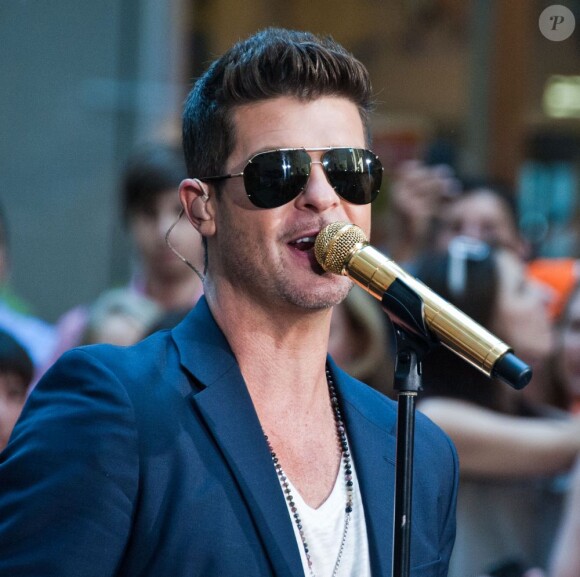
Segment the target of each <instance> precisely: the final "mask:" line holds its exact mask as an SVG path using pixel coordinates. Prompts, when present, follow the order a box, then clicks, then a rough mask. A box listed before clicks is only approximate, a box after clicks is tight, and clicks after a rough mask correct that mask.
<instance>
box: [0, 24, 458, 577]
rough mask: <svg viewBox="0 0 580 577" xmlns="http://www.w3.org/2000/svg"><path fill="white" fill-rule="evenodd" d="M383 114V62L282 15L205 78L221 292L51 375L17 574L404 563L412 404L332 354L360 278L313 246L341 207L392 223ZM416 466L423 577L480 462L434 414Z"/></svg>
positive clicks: (190, 573)
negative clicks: (379, 152)
mask: <svg viewBox="0 0 580 577" xmlns="http://www.w3.org/2000/svg"><path fill="white" fill-rule="evenodd" d="M370 108H371V86H370V82H369V78H368V72H367V70H366V69H365V67H364V66H363V65H362V64H361V63H360V62H359V61H358V60H356V59H355V58H354V57H353V56H352V55H351V54H349V53H348V52H347V51H345V50H344V48H342V47H341V46H340V45H338V44H336V43H335V42H334V41H332V40H330V39H326V38H325V39H322V38H318V37H316V36H314V35H312V34H309V33H305V32H294V31H288V30H281V29H268V30H265V31H262V32H260V33H258V34H256V35H254V36H253V37H251V38H249V39H248V40H245V41H242V42H240V43H238V44H236V45H235V46H233V47H232V48H231V49H230V50H229V51H228V52H227V53H226V54H224V55H223V56H222V57H221V58H219V59H218V60H217V61H215V62H214V63H213V64H212V65H211V66H210V67H209V69H208V70H207V72H206V73H205V74H204V75H203V76H202V77H201V78H200V79H199V80H198V81H197V83H196V84H195V86H194V88H193V90H192V92H191V93H190V95H189V98H188V100H187V104H186V107H185V113H184V121H183V135H184V150H185V157H186V163H187V168H188V174H189V178H188V179H186V180H184V181H183V182H182V183H181V186H180V198H181V203H182V206H183V208H184V211H185V213H186V215H187V218H188V219H189V221H190V222H191V224H192V225H193V226H194V227H195V228H196V229H197V230H198V231H199V232H200V233H201V235H202V236H203V238H204V244H205V249H206V263H207V266H206V271H205V280H204V292H205V297H202V298H201V299H200V301H199V302H198V304H197V305H196V306H195V308H194V309H193V310H192V311H191V313H190V314H189V315H188V316H187V317H186V318H185V320H184V321H182V322H181V324H179V325H178V326H177V327H176V328H175V329H173V330H171V331H163V332H159V333H156V334H154V335H153V336H151V337H150V338H148V339H146V340H144V341H142V342H141V343H139V344H137V345H136V346H133V347H129V348H116V347H112V346H107V345H97V346H92V347H85V348H80V349H75V350H73V351H72V352H69V353H67V354H65V355H64V356H63V357H61V359H60V360H59V361H58V362H57V363H56V365H55V366H54V367H53V368H52V370H51V371H49V373H48V374H47V375H46V376H45V378H44V379H43V380H42V381H41V382H40V383H39V385H38V386H37V388H36V390H35V391H34V393H33V394H32V396H31V398H30V399H29V402H28V403H27V406H26V408H25V410H24V414H23V416H22V417H21V419H20V421H19V423H18V424H17V426H16V429H15V432H14V434H13V436H12V439H11V441H10V443H9V446H8V448H7V449H6V451H5V452H4V453H3V454H2V456H1V463H0V575H1V576H2V577H8V576H10V577H16V576H19V577H22V576H27V577H32V576H35V577H38V576H39V575H42V576H43V577H53V576H54V577H89V576H91V577H112V576H118V577H120V576H123V577H230V576H232V577H233V576H239V577H262V576H264V577H266V576H269V577H274V576H276V577H291V576H294V577H299V576H302V575H307V576H312V575H316V576H317V577H330V576H350V577H370V576H371V575H372V576H373V577H379V576H383V577H387V576H390V575H391V565H392V541H393V497H394V477H395V423H396V405H395V404H394V403H393V402H392V401H390V400H388V399H387V398H386V397H384V396H382V395H381V394H380V393H378V392H376V391H375V390H372V389H370V388H369V387H367V386H366V385H364V384H362V383H360V382H358V381H356V380H354V379H353V378H351V377H349V376H348V375H347V374H345V373H344V372H343V371H341V370H340V369H339V368H338V367H337V366H336V365H335V364H334V363H333V361H332V359H331V358H330V357H329V356H328V354H327V346H328V338H329V329H330V317H331V313H332V307H333V306H334V305H336V304H338V303H340V302H341V301H342V300H343V299H344V298H345V297H346V295H347V293H348V292H349V290H350V289H351V284H352V283H351V281H350V280H349V279H347V278H346V277H342V276H338V275H333V274H331V273H325V272H323V270H322V269H321V268H320V266H319V265H318V264H317V262H316V260H315V257H314V255H313V243H314V240H315V238H316V236H317V234H318V233H319V231H320V230H321V229H322V228H324V227H325V226H326V225H328V224H330V223H333V222H335V221H347V222H350V223H354V224H356V225H358V226H359V227H361V228H362V229H363V230H364V231H365V232H366V233H367V234H369V233H370V216H371V209H370V203H371V202H372V201H373V200H374V199H375V197H376V196H377V194H378V192H379V189H380V185H381V176H382V167H381V164H380V161H379V159H378V158H377V157H376V156H375V155H374V154H373V153H372V152H371V151H370V149H369V147H370V136H369V132H370V130H369V113H370ZM357 290H358V289H357ZM386 377H387V376H386ZM415 461H416V467H415V475H414V478H415V483H414V493H413V523H412V537H411V575H413V576H419V575H420V576H421V577H434V576H437V577H443V576H444V575H446V573H447V565H448V561H449V556H450V553H451V549H452V546H453V540H454V535H455V497H456V490H457V474H458V473H457V471H458V466H457V459H456V453H455V450H454V448H453V446H452V444H451V442H450V441H449V439H448V438H447V437H446V436H445V435H444V434H443V433H442V432H441V431H440V430H439V429H438V428H437V427H436V426H435V425H433V424H432V423H431V422H430V421H428V420H427V419H426V418H425V417H422V416H421V415H417V423H416V433H415Z"/></svg>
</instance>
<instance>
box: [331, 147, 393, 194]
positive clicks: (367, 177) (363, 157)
mask: <svg viewBox="0 0 580 577" xmlns="http://www.w3.org/2000/svg"><path fill="white" fill-rule="evenodd" d="M322 162H323V165H324V170H325V172H326V174H327V176H328V180H329V182H330V184H331V185H332V187H333V188H334V190H336V192H337V194H339V195H340V196H341V197H342V198H344V199H345V200H346V201H348V202H351V203H353V204H369V203H370V202H372V201H373V200H374V199H375V198H376V197H377V194H378V193H379V190H380V189H381V182H382V180H383V165H382V164H381V161H380V160H379V157H378V156H376V155H375V154H373V153H372V152H371V151H370V150H365V149H362V148H332V149H331V150H329V151H328V152H326V153H324V155H323V157H322Z"/></svg>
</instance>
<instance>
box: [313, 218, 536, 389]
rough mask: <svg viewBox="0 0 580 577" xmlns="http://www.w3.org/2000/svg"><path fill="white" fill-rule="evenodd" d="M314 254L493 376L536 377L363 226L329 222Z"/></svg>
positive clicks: (404, 322)
mask: <svg viewBox="0 0 580 577" xmlns="http://www.w3.org/2000/svg"><path fill="white" fill-rule="evenodd" d="M314 254H315V256H316V260H317V261H318V263H319V264H320V266H321V267H322V268H323V269H324V270H325V271H327V272H332V273H334V274H339V275H344V276H348V277H349V278H350V279H352V280H353V281H354V282H355V283H356V284H357V285H358V286H360V287H361V288H363V289H364V290H365V291H367V292H368V293H370V294H371V295H373V296H374V297H375V298H376V299H378V300H380V301H381V302H382V305H383V309H384V310H385V312H386V313H387V314H388V315H389V316H390V317H391V320H392V321H393V323H394V324H398V325H400V326H403V327H404V328H406V329H407V330H410V331H411V332H412V333H414V334H415V335H418V336H419V337H421V338H424V339H426V340H427V341H430V342H432V341H433V340H436V341H438V342H440V343H441V344H442V345H444V346H445V347H447V348H448V349H449V350H451V351H453V352H454V353H455V354H457V355H458V356H459V357H461V358H462V359H464V360H465V361H467V362H468V363H470V364H471V365H473V366H474V367H476V368H477V369H479V370H480V371H481V372H483V373H485V374H486V375H487V376H488V377H498V378H500V379H502V380H503V381H505V382H506V383H508V384H509V385H511V386H512V387H514V388H515V389H521V388H523V387H525V386H526V385H527V384H528V383H529V381H530V379H531V378H532V369H531V367H530V366H529V365H527V364H526V363H524V362H523V361H522V360H521V359H519V358H518V357H516V356H515V355H514V354H513V352H512V349H511V347H510V346H509V345H507V344H506V343H504V342H503V341H501V340H500V339H498V338H497V337H496V336H494V335H493V334H491V333H490V332H489V331H488V330H487V329H485V328H484V327H482V326H481V325H480V324H478V323H476V322H475V321H474V320H473V319H472V318H470V317H469V316H467V315H466V314H465V313H463V312H461V311H460V310H459V309H458V308H456V307H454V306H453V305H452V304H450V303H449V302H447V301H446V300H445V299H443V298H441V297H440V296H439V295H437V294H436V293H434V292H433V291H432V290H431V289H430V288H429V287H427V286H426V285H424V284H423V283H422V282H420V281H419V280H417V279H416V278H415V277H413V276H411V275H410V274H408V273H406V272H405V271H404V270H403V269H402V268H401V267H400V266H399V265H397V264H396V263H395V262H394V261H392V260H391V259H389V258H387V257H386V256H384V255H383V254H381V253H380V252H379V251H377V250H376V249H375V248H373V247H372V246H370V245H369V243H368V240H367V238H366V235H365V233H364V232H363V231H362V230H361V229H360V228H359V227H358V226H356V225H354V224H349V223H346V222H335V223H332V224H329V225H328V226H326V227H325V228H324V229H322V230H321V231H320V233H319V234H318V236H317V237H316V242H315V244H314ZM417 299H419V300H417ZM416 303H419V306H418V307H417V306H415V305H416Z"/></svg>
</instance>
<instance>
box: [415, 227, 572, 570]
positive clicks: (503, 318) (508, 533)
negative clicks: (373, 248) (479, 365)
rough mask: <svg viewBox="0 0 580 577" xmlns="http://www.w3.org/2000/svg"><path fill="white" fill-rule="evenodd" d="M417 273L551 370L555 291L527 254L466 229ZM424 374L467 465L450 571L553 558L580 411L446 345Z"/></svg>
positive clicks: (430, 401) (426, 408)
mask: <svg viewBox="0 0 580 577" xmlns="http://www.w3.org/2000/svg"><path fill="white" fill-rule="evenodd" d="M417 276H418V277H419V278H420V279H421V280H422V281H423V282H425V284H427V285H428V286H430V287H431V288H432V289H433V290H434V291H436V292H437V293H439V294H440V295H441V296H443V298H445V299H447V300H448V301H450V302H451V303H452V304H454V305H455V306H457V307H458V308H460V309H461V310H463V311H464V312H465V313H467V314H468V315H469V316H471V317H472V318H474V319H475V320H476V321H477V322H479V323H480V324H481V325H483V326H484V327H486V328H487V329H489V330H490V331H492V332H493V333H494V334H496V335H497V336H498V337H499V338H501V339H502V340H504V341H505V342H507V343H508V344H509V345H510V346H512V347H513V348H514V349H515V352H516V354H517V355H518V356H519V357H521V358H523V359H524V360H525V361H527V362H528V363H530V364H531V365H532V367H534V368H539V369H540V370H539V371H538V373H539V374H545V371H544V370H543V368H544V366H545V365H546V364H547V362H548V358H549V356H550V354H551V351H552V349H553V344H554V341H553V332H552V327H551V322H550V318H549V315H548V305H549V298H548V297H549V295H550V294H551V292H550V291H546V290H545V288H544V287H543V286H541V285H539V284H538V283H535V282H534V281H531V280H530V279H529V277H528V276H527V275H526V274H525V266H524V263H523V262H522V261H521V259H520V257H519V256H518V255H516V254H515V253H514V252H512V251H509V250H507V249H496V250H492V249H491V248H490V247H489V246H488V245H487V244H485V243H482V242H481V241H477V240H474V239H469V238H466V237H457V238H455V239H453V240H451V242H450V243H449V246H448V249H447V250H446V251H445V252H442V253H439V254H430V255H427V256H425V257H424V258H423V259H421V260H420V262H419V263H418V270H417ZM532 381H534V379H532ZM423 383H424V389H425V390H424V393H423V394H422V398H421V401H420V403H419V408H420V410H422V411H423V412H425V413H426V414H427V415H428V416H430V417H431V418H432V419H433V420H434V421H435V422H436V423H437V424H439V426H441V427H442V428H443V429H444V430H445V431H446V432H447V433H448V434H449V435H450V436H451V438H452V439H453V441H454V442H455V444H456V446H457V450H458V453H459V460H460V464H461V477H462V481H461V486H460V492H459V500H458V517H457V519H458V527H457V541H456V546H455V550H454V554H453V558H452V561H451V569H450V573H449V576H450V577H467V576H472V575H473V576H475V575H481V574H485V573H487V572H491V571H492V569H493V570H496V571H497V570H498V568H499V567H501V566H502V565H503V566H507V565H508V564H512V565H514V563H516V562H518V563H520V564H522V565H523V566H526V567H531V566H539V567H545V566H546V564H547V559H548V555H549V551H550V548H551V546H552V543H553V539H554V534H555V531H556V527H557V525H558V521H559V514H560V501H561V496H562V493H561V490H559V489H558V486H557V478H558V475H559V474H561V473H563V472H565V471H567V470H568V469H569V468H570V467H571V466H572V464H573V462H574V459H575V458H576V455H577V454H578V453H579V452H580V419H575V418H570V417H569V415H568V413H566V412H564V411H561V412H560V411H557V410H556V409H554V407H552V406H550V407H548V406H544V405H540V404H538V403H536V402H533V401H530V400H529V399H528V397H526V395H525V394H524V392H523V391H521V392H518V391H513V390H512V389H510V388H509V387H508V386H507V385H504V384H503V383H501V382H499V381H496V380H493V379H489V378H488V377H487V376H485V375H483V374H482V373H480V372H479V371H477V370H476V369H474V368H473V367H471V366H469V365H468V364H467V363H465V362H464V361H462V360H460V359H459V358H457V357H455V356H454V355H453V354H452V353H450V352H449V351H447V350H446V349H444V348H442V347H438V348H436V349H435V350H434V351H432V352H431V353H429V355H427V357H426V358H425V360H424V377H423ZM534 386H535V387H549V386H550V383H548V382H546V381H543V382H541V383H537V382H536V383H535V384H534ZM524 391H525V389H524ZM535 397H536V395H534V398H535ZM496 574H500V573H496Z"/></svg>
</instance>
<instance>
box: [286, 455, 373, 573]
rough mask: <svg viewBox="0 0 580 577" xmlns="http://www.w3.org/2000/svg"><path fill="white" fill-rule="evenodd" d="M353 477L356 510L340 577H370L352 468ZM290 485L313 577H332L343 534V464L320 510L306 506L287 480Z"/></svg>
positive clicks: (360, 508) (340, 569)
mask: <svg viewBox="0 0 580 577" xmlns="http://www.w3.org/2000/svg"><path fill="white" fill-rule="evenodd" d="M351 463H352V461H351ZM352 476H353V481H354V495H353V509H352V512H351V514H350V515H351V517H350V523H349V527H348V532H347V535H346V540H345V544H344V550H343V553H342V560H341V562H340V565H339V568H338V571H337V577H371V566H370V560H369V545H368V539H367V528H366V523H365V515H364V509H363V505H362V498H361V493H360V488H359V484H358V479H357V476H356V471H355V468H354V465H353V466H352ZM288 483H289V485H290V490H291V491H292V496H293V497H294V502H295V504H296V507H297V508H298V513H299V515H300V519H301V520H302V530H303V532H304V536H305V539H306V542H307V543H308V549H309V552H310V559H311V561H312V573H313V574H314V575H315V576H316V577H331V576H332V572H333V571H334V566H335V564H336V558H337V556H338V552H339V549H340V544H341V542H342V536H343V534H344V520H345V515H346V513H345V511H344V508H345V504H346V487H345V481H344V468H343V465H342V463H341V465H340V469H339V471H338V475H337V477H336V481H335V483H334V487H333V489H332V492H331V493H330V495H329V496H328V499H326V501H324V503H322V505H320V507H318V509H313V508H312V507H310V506H309V505H307V504H306V503H305V502H304V500H303V499H302V497H301V495H300V493H299V492H298V491H297V490H296V487H294V485H292V483H291V482H290V479H288ZM288 513H289V514H290V518H291V520H292V526H293V527H294V536H295V537H296V541H297V543H298V548H299V549H300V557H301V559H302V567H303V568H304V575H306V576H309V575H310V571H309V569H308V561H307V560H306V554H305V553H304V545H303V543H302V539H301V537H300V534H299V532H298V527H297V526H296V521H295V520H294V518H293V517H292V514H291V513H290V509H288Z"/></svg>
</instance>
